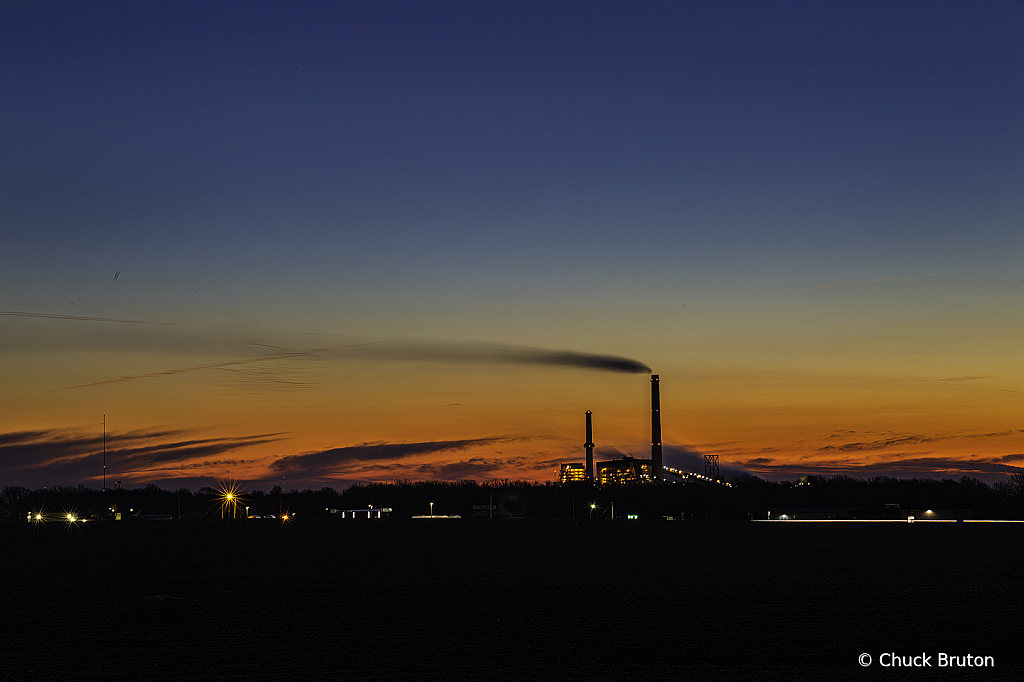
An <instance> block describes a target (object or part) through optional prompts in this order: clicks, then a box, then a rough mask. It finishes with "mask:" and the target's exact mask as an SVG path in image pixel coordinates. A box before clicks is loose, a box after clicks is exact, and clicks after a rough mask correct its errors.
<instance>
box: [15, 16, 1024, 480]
mask: <svg viewBox="0 0 1024 682" xmlns="http://www.w3.org/2000/svg"><path fill="white" fill-rule="evenodd" d="M1022 29H1024V5H1021V3H1019V2H971V3H967V2H941V1H935V0H928V1H927V2H892V1H891V0H889V1H885V2H867V1H863V0H856V1H854V2H828V3H823V2H774V3H765V2H725V1H720V0H716V1H714V2H616V3H611V2H593V1H589V2H568V1H564V2H562V1H560V2H523V1H516V2H475V1H474V2H423V1H416V2H392V1H388V0H373V1H372V2H323V3H319V2H304V3H269V2H217V3H209V2H145V3H129V2H119V3H104V2H90V3H72V2H68V3H57V2H52V3H50V2H48V3H38V2H6V3H4V4H3V7H2V9H0V63H2V64H3V65H4V67H3V69H0V91H2V93H3V97H0V135H2V137H3V144H2V149H3V153H2V154H0V311H2V312H0V484H4V485H10V484H20V485H28V486H32V487H36V486H43V485H53V484H77V483H85V484H86V485H89V486H92V487H96V486H98V485H99V476H100V474H101V469H100V464H99V462H100V454H99V453H100V452H102V448H103V445H102V435H101V434H102V431H101V420H102V417H103V414H104V413H106V420H107V451H108V466H109V471H110V472H111V478H112V479H118V480H123V481H124V484H125V485H129V484H140V483H147V482H156V483H158V484H160V485H161V486H165V487H167V486H172V485H173V486H176V485H179V484H182V485H189V486H191V487H193V488H194V487H196V486H198V485H203V484H206V483H208V482H210V481H212V480H216V479H228V478H231V479H234V480H241V481H246V482H247V484H249V485H253V486H257V487H261V486H262V487H266V486H268V485H272V484H273V483H274V482H275V481H276V482H278V483H281V484H282V485H284V486H285V487H286V488H291V487H307V486H311V487H321V486H322V485H332V486H334V487H344V486H345V485H347V484H348V483H351V482H353V481H361V480H392V479H396V478H412V479H417V478H444V479H455V478H477V479H481V480H485V479H491V478H501V477H512V478H527V479H535V480H552V479H553V477H554V472H555V469H557V466H558V463H559V462H563V461H580V460H582V457H583V451H582V447H581V446H582V443H583V441H584V434H583V413H584V411H585V410H587V409H590V410H593V412H594V433H595V442H596V443H597V445H598V448H597V454H598V458H599V459H603V458H609V457H613V456H621V454H624V453H632V454H636V455H641V456H649V443H650V439H649V432H648V429H649V414H650V412H649V409H650V408H649V403H648V399H649V381H648V379H649V376H648V375H649V373H650V371H653V372H656V373H658V374H660V375H661V379H662V382H661V383H662V395H663V422H664V432H665V436H664V438H665V443H666V463H667V464H670V465H675V466H679V467H681V468H697V469H699V468H700V467H701V466H702V464H701V463H702V457H701V455H702V454H705V453H717V454H719V455H720V456H721V460H722V463H723V465H724V466H725V467H728V471H730V472H735V471H737V470H744V471H748V472H752V473H756V474H758V475H762V476H766V477H769V478H774V479H781V478H794V477H795V476H797V475H799V474H804V473H808V474H837V473H843V474H849V475H854V476H869V475H895V476H922V475H926V476H936V477H944V476H953V477H959V476H961V475H971V476H980V477H982V478H984V479H985V480H989V481H994V480H998V479H999V478H1000V477H1002V476H1005V474H1006V473H1008V472H1012V471H1020V470H1022V469H1021V467H1024V418H1022V415H1024V360H1022V358H1024V354H1022V340H1024V323H1022V319H1024V318H1022V310H1024V307H1022V304H1024V263H1022V255H1024V229H1022V225H1024V220H1022V219H1024V201H1022V198H1024V195H1022V189H1024V183H1022V181H1024V154H1022V152H1024V129H1022V123H1021V122H1022V121H1024V87H1022V85H1024V50H1022V48H1021V44H1020V36H1021V35H1022ZM83 318H92V319H83ZM645 367H649V368H651V370H650V371H648V370H647V369H645ZM631 370H633V371H631Z"/></svg>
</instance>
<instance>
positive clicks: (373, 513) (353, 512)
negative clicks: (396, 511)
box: [330, 507, 391, 519]
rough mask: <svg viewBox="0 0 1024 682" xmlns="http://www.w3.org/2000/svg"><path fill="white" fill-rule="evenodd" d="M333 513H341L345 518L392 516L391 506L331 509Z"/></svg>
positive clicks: (381, 517)
mask: <svg viewBox="0 0 1024 682" xmlns="http://www.w3.org/2000/svg"><path fill="white" fill-rule="evenodd" d="M330 511H331V513H332V514H340V515H341V518H343V519H383V518H387V517H388V516H391V507H379V508H374V507H369V508H367V509H331V510H330Z"/></svg>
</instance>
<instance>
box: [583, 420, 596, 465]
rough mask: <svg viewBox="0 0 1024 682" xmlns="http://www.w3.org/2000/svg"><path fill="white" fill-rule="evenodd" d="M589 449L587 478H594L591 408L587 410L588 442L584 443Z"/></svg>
mask: <svg viewBox="0 0 1024 682" xmlns="http://www.w3.org/2000/svg"><path fill="white" fill-rule="evenodd" d="M583 447H585V448H586V449H587V480H588V481H593V480H594V427H593V424H592V423H591V420H590V410H587V442H586V443H584V444H583Z"/></svg>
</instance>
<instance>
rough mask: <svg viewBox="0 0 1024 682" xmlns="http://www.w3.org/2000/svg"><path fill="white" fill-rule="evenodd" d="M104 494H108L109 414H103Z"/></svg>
mask: <svg viewBox="0 0 1024 682" xmlns="http://www.w3.org/2000/svg"><path fill="white" fill-rule="evenodd" d="M103 492H107V413H106V412H104V413H103Z"/></svg>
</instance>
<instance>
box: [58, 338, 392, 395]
mask: <svg viewBox="0 0 1024 682" xmlns="http://www.w3.org/2000/svg"><path fill="white" fill-rule="evenodd" d="M374 343H388V341H367V342H366V343H353V344H349V345H345V346H332V347H330V348H314V349H312V350H300V351H291V352H288V353H275V354H273V355H262V356H259V357H255V358H245V359H242V360H228V361H226V362H210V363H207V364H204V365H192V366H191V367H178V368H176V369H167V370H164V371H162V372H150V373H149V374H136V375H134V376H129V377H117V378H115V379H104V380H102V381H94V382H92V383H89V384H79V385H78V386H65V387H64V388H56V389H54V390H53V391H50V392H51V393H56V392H58V391H70V390H72V389H75V388H89V387H90V386H103V385H105V384H119V383H123V382H125V381H135V380H136V379H150V378H153V377H166V376H174V375H176V374H187V373H189V372H199V371H202V370H204V369H221V368H223V367H232V366H235V365H249V364H252V363H256V362H272V361H274V360H288V359H291V358H301V357H309V356H312V355H317V354H319V353H325V352H327V351H331V350H338V349H340V348H354V347H356V346H367V345H370V344H374Z"/></svg>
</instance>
